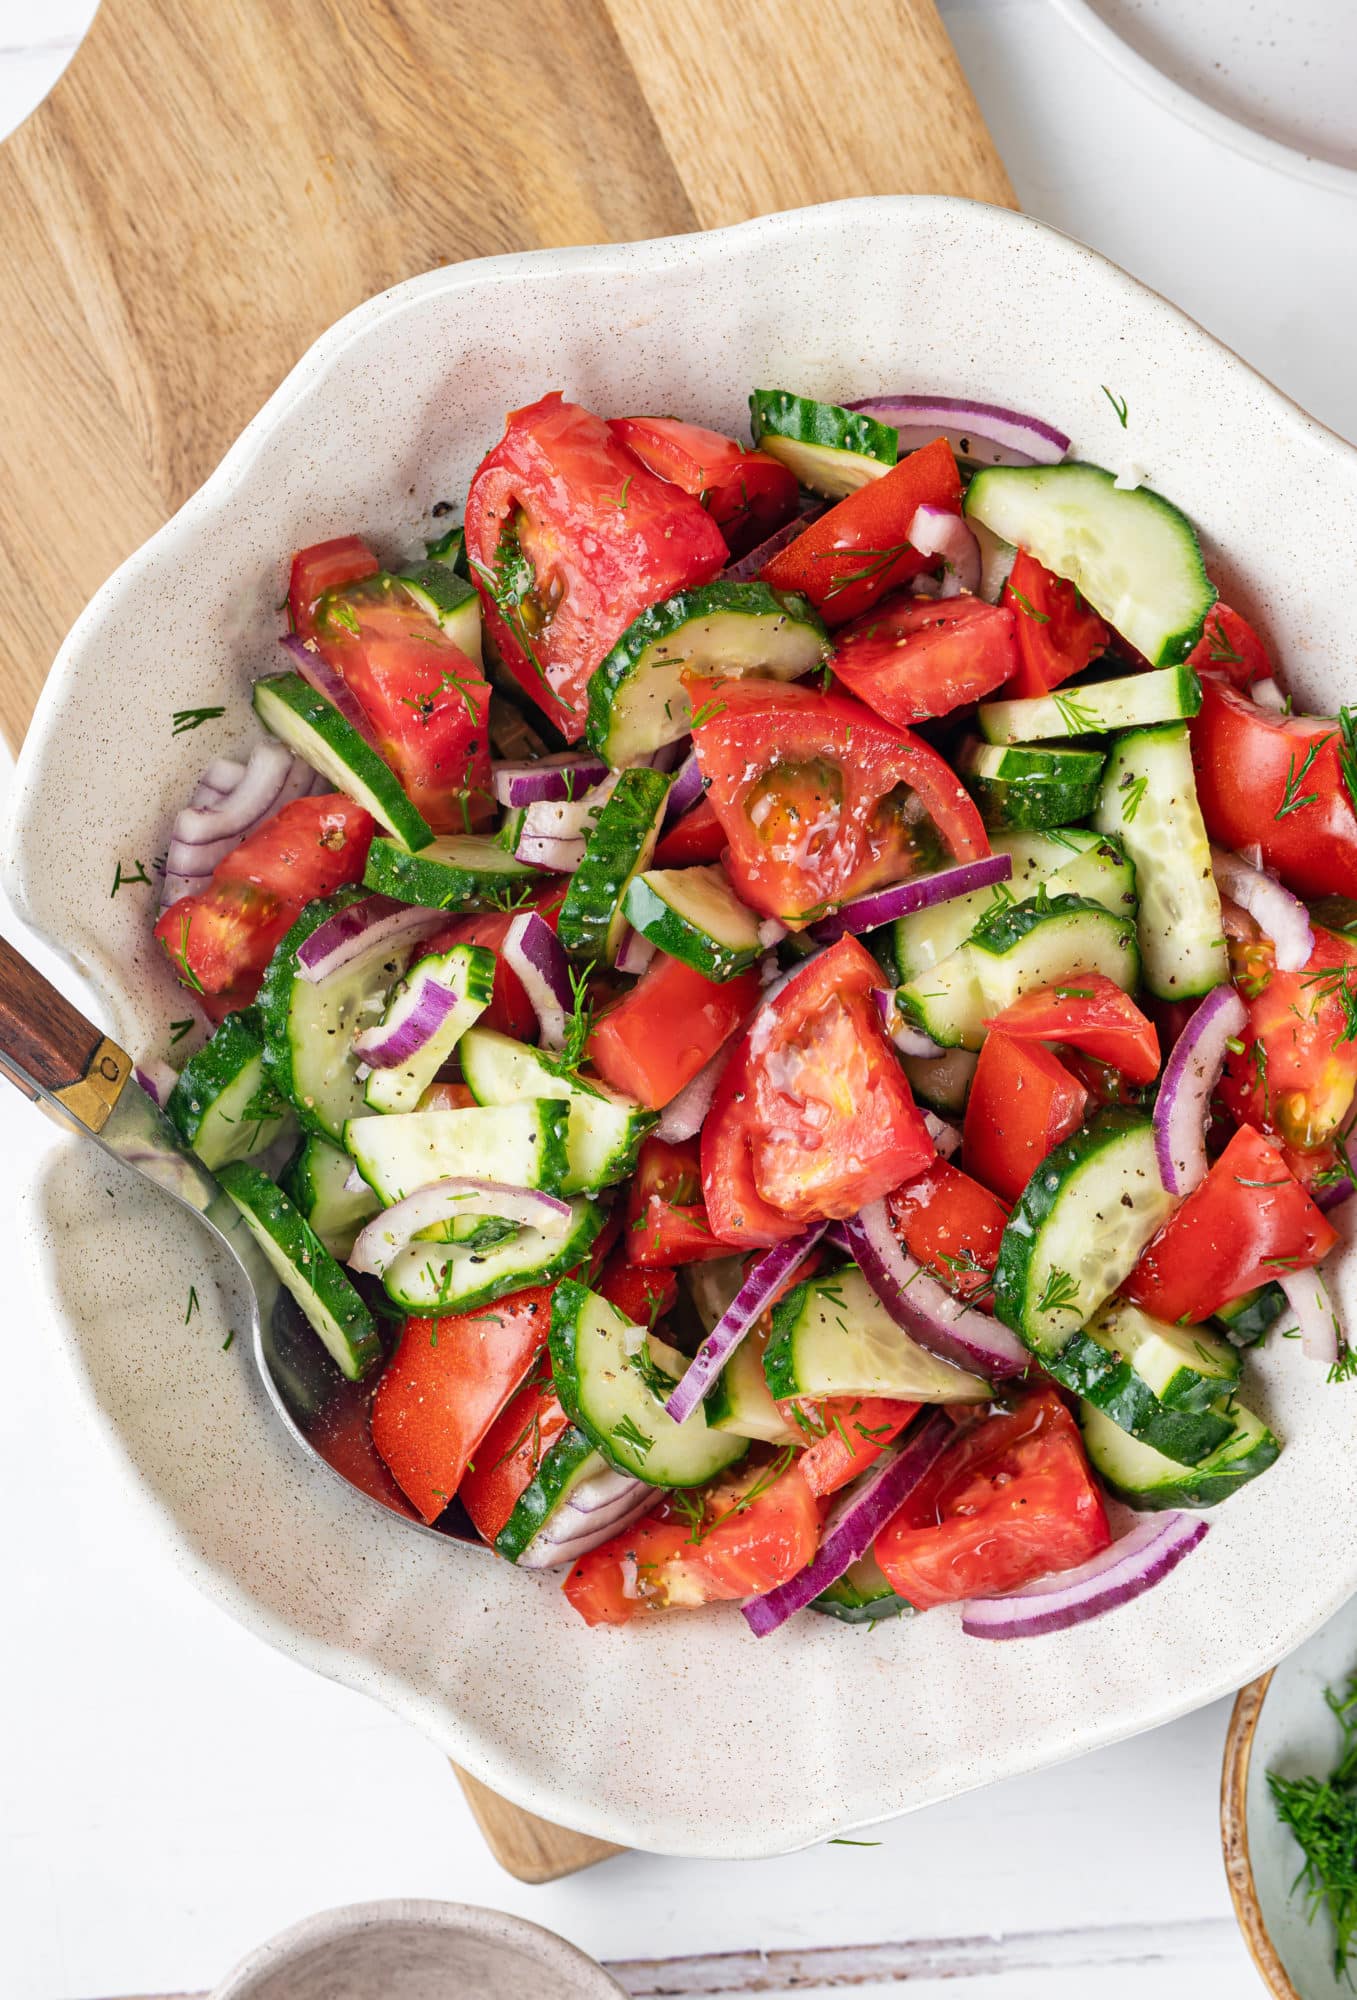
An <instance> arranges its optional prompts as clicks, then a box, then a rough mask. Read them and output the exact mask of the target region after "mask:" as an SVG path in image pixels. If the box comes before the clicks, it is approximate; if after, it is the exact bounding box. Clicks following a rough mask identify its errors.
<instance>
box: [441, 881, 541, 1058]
mask: <svg viewBox="0 0 1357 2000" xmlns="http://www.w3.org/2000/svg"><path fill="white" fill-rule="evenodd" d="M564 901H565V889H564V888H563V887H562V886H561V885H559V884H558V883H555V882H552V883H549V884H548V885H547V887H546V888H545V889H541V890H539V891H538V892H537V893H536V894H535V895H533V896H531V897H530V898H529V899H528V901H527V902H526V903H525V904H524V905H523V908H524V909H529V910H536V911H537V914H538V915H539V916H540V917H541V918H542V921H543V922H544V923H547V924H550V926H551V928H552V930H555V928H556V919H557V917H558V916H559V914H560V909H561V904H562V903H563V902H564ZM518 914H519V913H518V911H516V910H515V911H504V910H481V911H478V912H473V913H472V915H470V916H468V917H455V918H454V919H453V921H452V922H451V923H450V924H449V925H448V926H447V928H446V930H441V931H439V932H438V934H437V935H436V936H435V937H431V938H430V939H429V941H428V943H427V944H426V945H425V946H424V951H425V953H426V954H429V955H431V954H432V953H434V952H438V951H447V950H448V949H449V948H450V947H451V946H452V945H455V944H483V945H484V946H485V947H486V949H487V950H488V951H493V952H494V954H495V986H494V992H493V994H492V996H491V1000H490V1005H489V1006H488V1007H487V1008H486V1010H485V1012H484V1014H482V1016H481V1026H482V1027H485V1028H494V1029H495V1030H496V1031H497V1032H498V1033H499V1034H501V1035H511V1036H512V1037H513V1039H514V1040H515V1041H516V1042H535V1041H536V1040H537V1013H536V1010H535V1008H534V1007H533V1004H532V1002H531V1000H529V998H528V995H527V992H526V991H525V989H524V986H523V982H522V980H521V979H520V978H519V977H518V974H517V973H516V972H515V971H514V970H513V968H512V966H510V965H507V964H506V963H505V961H504V959H503V957H502V956H501V947H502V946H503V944H504V940H505V938H506V936H507V935H508V931H509V926H510V924H511V923H512V922H513V920H514V917H515V916H517V915H518Z"/></svg>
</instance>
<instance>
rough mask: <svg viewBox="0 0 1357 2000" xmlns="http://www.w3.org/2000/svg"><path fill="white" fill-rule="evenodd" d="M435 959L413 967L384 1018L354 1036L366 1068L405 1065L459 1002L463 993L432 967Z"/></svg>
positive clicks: (359, 1057) (435, 1033)
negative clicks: (426, 967)
mask: <svg viewBox="0 0 1357 2000" xmlns="http://www.w3.org/2000/svg"><path fill="white" fill-rule="evenodd" d="M437 963H438V961H437V960H431V961H430V963H429V967H428V969H423V968H420V967H416V969H415V971H414V973H413V975H412V976H411V979H410V983H409V986H408V988H407V990H406V991H405V992H404V993H400V994H398V995H397V996H396V998H395V1000H394V1001H392V1002H391V1003H390V1005H389V1006H388V1008H387V1018H386V1019H384V1020H382V1021H379V1022H378V1023H377V1024H376V1026H375V1027H371V1028H364V1029H363V1031H362V1033H361V1034H357V1035H355V1036H354V1038H353V1052H354V1054H355V1055H356V1056H357V1057H358V1059H359V1061H360V1062H365V1063H366V1064H367V1066H368V1068H369V1069H404V1068H406V1067H407V1066H408V1065H409V1064H410V1063H412V1062H413V1061H414V1060H415V1058H416V1056H418V1055H420V1054H422V1053H423V1052H424V1051H425V1050H427V1048H428V1046H429V1044H430V1042H432V1041H433V1040H434V1039H435V1038H436V1037H437V1035H438V1034H439V1032H440V1030H441V1029H442V1028H444V1027H445V1026H446V1024H447V1020H448V1017H449V1015H451V1014H453V1013H455V1012H456V1011H457V1009H458V1007H460V1006H461V1004H462V999H463V996H462V995H461V994H460V993H458V991H457V990H456V988H455V987H453V986H449V985H448V984H447V982H446V980H444V979H440V978H439V977H438V975H437V973H436V972H435V971H434V970H433V969H432V968H433V966H434V965H435V964H437ZM448 1054H451V1050H449V1051H448ZM441 1060H442V1061H446V1060H447V1056H446V1055H444V1056H443V1057H442V1058H441Z"/></svg>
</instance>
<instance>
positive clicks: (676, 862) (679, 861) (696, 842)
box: [654, 798, 726, 868]
mask: <svg viewBox="0 0 1357 2000" xmlns="http://www.w3.org/2000/svg"><path fill="white" fill-rule="evenodd" d="M725 847H726V830H725V828H724V827H723V826H722V824H721V822H720V820H719V819H718V818H717V817H716V814H715V812H714V811H713V809H712V802H711V800H710V799H708V798H700V799H699V800H698V802H697V804H696V805H695V806H693V807H692V809H691V810H690V811H689V812H686V813H685V814H684V815H683V818H682V819H680V820H676V821H675V822H674V824H673V826H671V827H670V829H669V831H668V833H666V834H665V836H664V838H663V840H661V841H660V842H659V843H658V845H657V846H656V848H655V861H654V866H655V867H656V868H688V867H691V866H693V865H694V864H696V863H697V862H701V861H719V860H720V859H721V856H722V855H723V854H724V852H725Z"/></svg>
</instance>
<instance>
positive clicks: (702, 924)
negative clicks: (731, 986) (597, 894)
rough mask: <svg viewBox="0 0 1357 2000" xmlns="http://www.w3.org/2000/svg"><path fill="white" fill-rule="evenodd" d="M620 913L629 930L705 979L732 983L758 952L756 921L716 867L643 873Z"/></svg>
mask: <svg viewBox="0 0 1357 2000" xmlns="http://www.w3.org/2000/svg"><path fill="white" fill-rule="evenodd" d="M622 908H623V911H624V912H625V915H626V919H627V922H628V923H629V924H630V925H631V926H632V929H633V930H638V931H639V932H640V933H641V936H642V937H646V938H649V939H650V942H651V943H652V944H653V945H658V947H659V949H660V950H661V951H663V952H667V953H668V954H669V956H670V958H679V959H682V961H683V963H684V964H685V965H691V966H692V967H693V969H694V970H695V971H697V972H700V973H702V974H704V975H705V977H706V978H708V979H713V980H717V981H721V980H726V979H734V978H735V977H736V975H737V974H738V973H741V972H746V971H748V969H749V967H750V966H751V965H753V964H754V962H755V960H756V959H757V958H758V957H759V955H760V952H761V951H762V946H761V945H760V943H759V920H758V918H757V917H756V916H755V915H754V912H753V911H752V910H750V909H748V908H746V906H745V905H744V904H743V903H742V902H741V901H740V899H739V897H738V896H737V895H736V894H735V891H734V890H733V889H732V888H731V886H730V883H729V882H728V881H727V880H726V876H725V872H724V870H723V869H721V868H717V867H710V868H650V869H647V871H646V873H645V874H644V875H638V876H636V878H635V879H634V881H632V883H631V884H630V885H629V887H628V889H627V893H626V896H625V897H624V898H623V902H622Z"/></svg>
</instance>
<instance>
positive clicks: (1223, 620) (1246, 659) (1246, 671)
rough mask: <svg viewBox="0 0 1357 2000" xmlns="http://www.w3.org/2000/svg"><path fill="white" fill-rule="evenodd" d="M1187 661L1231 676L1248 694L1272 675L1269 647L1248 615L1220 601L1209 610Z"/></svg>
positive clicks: (1222, 676) (1227, 677)
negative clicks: (1256, 682) (1253, 687)
mask: <svg viewBox="0 0 1357 2000" xmlns="http://www.w3.org/2000/svg"><path fill="white" fill-rule="evenodd" d="M1187 664H1188V666H1189V667H1195V668H1196V670H1197V672H1198V673H1199V674H1215V675H1217V676H1218V677H1219V678H1220V679H1221V680H1227V681H1228V682H1229V683H1230V685H1231V687H1234V688H1237V689H1238V690H1239V692H1240V693H1241V694H1247V693H1248V691H1249V689H1250V688H1251V687H1252V686H1253V684H1254V682H1255V681H1261V680H1270V679H1271V678H1272V661H1271V660H1270V659H1269V657H1268V650H1267V647H1266V646H1265V645H1264V644H1263V642H1262V640H1261V639H1260V638H1259V637H1258V634H1257V633H1256V632H1255V631H1254V629H1253V627H1252V625H1250V623H1249V621H1248V619H1247V618H1244V617H1241V615H1240V613H1239V612H1238V611H1232V610H1231V609H1230V607H1229V605H1228V604H1221V603H1219V602H1217V603H1215V604H1213V605H1212V607H1211V609H1210V610H1209V611H1208V612H1207V614H1206V623H1205V625H1203V627H1202V635H1201V638H1200V639H1198V641H1197V643H1196V645H1195V646H1194V647H1193V648H1192V651H1191V652H1190V653H1189V654H1188V656H1187Z"/></svg>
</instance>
